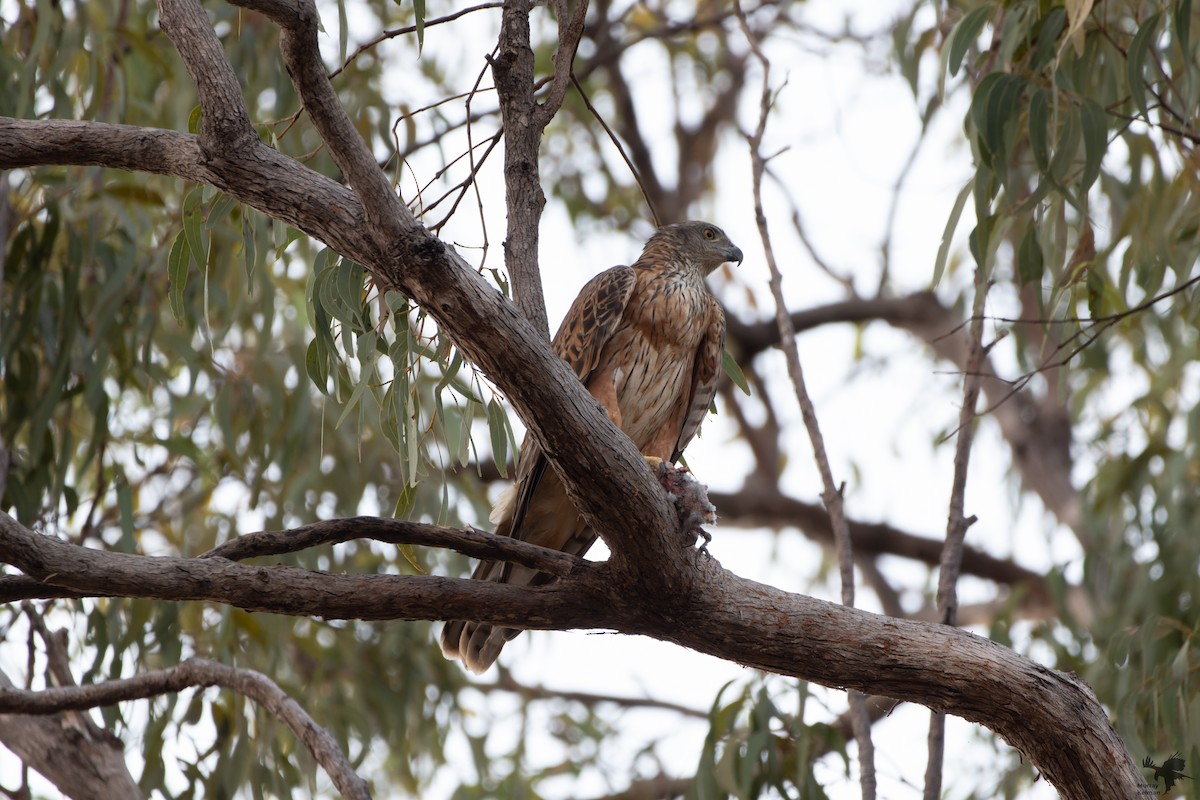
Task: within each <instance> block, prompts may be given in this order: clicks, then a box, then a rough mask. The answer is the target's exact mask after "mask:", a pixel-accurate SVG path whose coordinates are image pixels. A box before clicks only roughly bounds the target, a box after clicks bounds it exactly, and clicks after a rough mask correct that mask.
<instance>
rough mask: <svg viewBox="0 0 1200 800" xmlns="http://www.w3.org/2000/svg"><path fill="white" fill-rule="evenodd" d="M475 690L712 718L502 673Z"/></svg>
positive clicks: (685, 709) (681, 707)
mask: <svg viewBox="0 0 1200 800" xmlns="http://www.w3.org/2000/svg"><path fill="white" fill-rule="evenodd" d="M474 688H476V689H480V690H483V691H488V690H495V691H503V692H512V693H514V694H518V695H520V696H521V697H523V698H525V699H527V700H566V701H568V702H575V703H583V704H584V705H589V706H593V705H598V704H600V703H611V704H613V705H616V706H620V707H622V708H655V709H660V710H663V711H674V712H675V713H676V714H682V715H683V716H685V717H692V718H695V719H707V718H708V713H707V712H705V711H701V710H700V709H696V708H689V707H688V706H684V705H679V704H678V703H671V702H668V701H666V700H655V699H654V698H652V697H620V696H617V695H611V694H596V693H594V692H568V691H563V690H560V689H549V688H547V687H545V686H529V685H527V684H523V683H518V682H517V680H516V679H515V678H513V677H512V675H510V674H508V673H507V672H504V673H501V675H500V677H499V678H497V679H496V682H495V683H477V684H474Z"/></svg>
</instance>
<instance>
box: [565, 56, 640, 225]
mask: <svg viewBox="0 0 1200 800" xmlns="http://www.w3.org/2000/svg"><path fill="white" fill-rule="evenodd" d="M571 83H572V84H574V86H575V91H577V92H579V97H580V99H582V100H583V104H584V105H585V106H587V110H588V111H590V112H591V114H592V116H593V117H595V119H596V121H597V122H599V123H600V127H602V128H604V132H605V133H607V134H608V138H609V141H611V142H612V143H613V145H614V146H615V147H616V148H617V152H618V153H620V154H621V158H622V160H624V162H625V166H627V167H629V174H630V175H632V176H633V180H634V182H635V183H637V187H638V190H639V191H640V192H641V193H642V199H643V200H645V201H646V208H648V209H650V217H651V219H653V220H654V227H655V228H658V227H661V226H662V220H660V219H659V217H658V211H656V210H655V208H654V200H652V199H651V198H650V193H649V192H647V191H646V184H645V183H643V182H642V176H641V175H640V174H639V173H638V168H637V167H635V166H634V165H633V162H632V161H630V160H629V154H628V153H626V152H625V147H624V145H622V144H621V140H620V139H619V138H617V134H615V133H614V132H613V129H612V128H610V127H609V125H608V123H607V122H605V121H604V117H602V116H600V112H599V111H597V110H596V107H595V106H594V105H592V99H591V98H590V97H588V93H587V92H585V91H584V90H583V86H582V85H581V84H580V83H579V79H578V78H576V77H575V73H574V72H572V73H571Z"/></svg>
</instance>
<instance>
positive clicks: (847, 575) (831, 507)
mask: <svg viewBox="0 0 1200 800" xmlns="http://www.w3.org/2000/svg"><path fill="white" fill-rule="evenodd" d="M734 11H735V13H736V14H737V18H738V22H739V23H740V24H741V26H742V32H743V33H744V34H745V36H746V41H747V42H748V43H749V45H750V49H751V50H752V51H753V53H754V56H755V58H756V59H757V60H758V62H759V63H760V64H761V65H762V70H763V78H762V94H761V96H760V102H759V117H758V126H757V127H756V128H755V130H754V133H753V134H751V135H750V136H749V137H747V138H748V140H749V145H750V159H751V170H752V177H753V189H754V216H755V220H756V222H757V223H758V233H759V237H760V238H761V239H762V244H763V252H764V253H765V255H766V260H767V267H768V268H769V269H770V272H771V280H770V285H771V294H772V295H773V296H774V298H775V321H776V324H777V325H778V326H779V339H780V348H781V349H782V350H783V353H784V357H785V358H786V360H787V368H788V375H789V376H790V377H791V379H792V387H793V389H794V390H795V392H796V400H797V401H798V402H799V404H800V413H801V416H802V417H803V418H804V427H805V428H806V429H807V430H808V437H809V439H810V440H811V441H812V446H813V455H814V457H815V459H816V462H817V468H818V470H819V471H820V473H821V483H822V486H823V491H822V492H821V499H822V500H823V501H824V502H825V508H826V510H827V511H828V512H829V520H830V523H831V525H832V527H833V536H834V542H835V545H836V549H837V557H838V567H839V572H840V573H841V582H842V603H843V604H844V605H847V606H853V605H854V550H853V546H852V543H851V541H850V526H849V524H848V523H847V522H846V514H845V511H844V509H843V505H842V493H841V490H840V488H839V487H838V486H837V484H836V483H835V482H834V479H833V470H832V469H831V468H830V466H829V457H828V455H827V454H826V452H825V440H824V438H823V437H822V435H821V428H820V425H819V424H818V422H817V414H816V410H815V409H814V408H813V403H812V398H811V397H809V394H808V389H807V387H806V386H805V383H804V371H803V369H802V368H801V366H800V355H799V352H798V350H797V348H796V332H795V330H794V329H793V328H792V319H791V316H790V315H789V314H788V312H787V304H786V301H785V300H784V297H783V277H782V275H781V274H780V271H779V265H778V264H777V263H776V261H775V251H774V248H773V247H772V246H771V236H770V231H769V230H768V227H767V216H766V213H765V212H764V211H763V204H762V179H763V173H764V171H765V169H766V161H765V160H764V159H763V157H762V143H763V137H764V134H765V133H766V128H767V120H768V118H769V117H770V112H771V107H772V104H773V102H772V101H773V98H774V95H773V93H772V91H771V82H770V77H771V62H770V60H769V59H768V58H767V56H766V54H765V53H764V52H763V51H762V48H761V47H760V46H759V43H758V40H757V39H756V38H755V36H754V35H753V34H752V33H751V31H750V25H749V23H748V22H747V21H746V16H745V14H744V13H743V12H742V8H741V3H740V0H734ZM847 694H848V699H849V703H850V716H851V721H852V723H853V727H854V738H855V741H856V742H857V743H858V765H859V773H860V784H861V787H862V797H863V800H874V797H875V746H874V743H873V742H872V741H871V722H870V716H869V712H868V707H867V696H866V695H865V694H862V693H861V692H856V691H850V692H848V693H847Z"/></svg>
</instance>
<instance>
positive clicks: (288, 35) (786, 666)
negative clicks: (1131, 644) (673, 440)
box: [0, 0, 1144, 800]
mask: <svg viewBox="0 0 1200 800" xmlns="http://www.w3.org/2000/svg"><path fill="white" fill-rule="evenodd" d="M236 4H237V5H241V6H243V7H246V8H249V9H253V10H257V11H260V12H262V13H263V14H265V15H266V16H268V17H269V18H270V19H272V20H273V21H274V22H275V23H276V24H278V25H279V26H280V27H281V28H282V30H283V36H282V39H281V53H282V57H283V62H284V64H285V66H286V67H287V70H288V73H289V75H290V76H291V78H292V80H293V82H294V83H295V86H296V89H297V92H298V93H299V95H300V96H301V98H303V100H304V103H305V108H306V109H307V111H308V112H309V113H310V114H311V117H312V120H313V122H314V124H315V126H316V128H317V130H318V131H319V133H320V134H321V136H322V138H323V140H324V142H325V144H326V146H327V147H328V148H329V151H330V153H331V154H332V156H333V158H334V160H335V161H336V163H337V165H338V168H339V169H340V170H341V171H342V174H343V175H345V176H346V178H347V179H348V181H349V183H350V185H351V187H352V190H351V189H347V188H345V187H342V186H339V185H337V184H336V183H334V182H333V181H331V180H329V179H327V178H324V177H322V176H320V175H318V174H316V173H314V172H312V171H311V170H309V169H307V168H306V167H304V166H302V165H300V164H298V163H296V162H295V161H293V160H291V159H289V158H287V157H285V156H282V155H280V154H279V153H277V152H275V151H273V150H271V149H270V148H268V147H267V146H266V145H264V144H262V143H261V142H260V141H259V139H258V137H257V136H256V135H254V133H253V130H252V128H251V127H250V124H249V120H248V116H247V114H246V112H245V106H244V102H243V101H242V98H241V94H240V89H239V88H238V83H237V79H236V76H235V75H234V73H233V71H232V70H231V69H230V67H229V64H228V63H227V62H226V61H225V59H224V56H223V55H222V53H221V48H220V46H219V43H218V42H217V39H216V36H215V34H214V32H213V30H212V28H211V25H210V23H209V21H208V19H207V18H206V16H205V14H204V11H203V9H202V8H201V7H200V5H199V3H198V2H197V1H196V0H160V16H161V19H162V25H163V29H164V30H165V31H166V32H167V34H168V35H169V36H170V37H171V39H172V41H173V42H174V44H175V46H176V47H177V49H178V50H179V52H180V55H181V56H182V57H183V59H184V61H185V62H186V63H187V65H188V69H189V73H190V74H191V75H192V76H193V79H194V80H195V82H196V86H197V90H198V93H199V99H200V104H201V106H202V109H203V117H202V120H201V129H200V133H199V135H198V136H190V135H185V134H181V133H175V132H170V131H154V130H147V129H143V128H136V127H130V126H116V125H99V124H91V123H86V122H70V121H57V120H44V121H29V120H15V119H7V118H4V119H0V168H24V167H35V166H38V165H44V164H91V165H100V166H107V167H114V168H120V169H129V170H137V171H145V172H155V173H161V174H168V175H174V176H177V177H180V178H184V179H186V180H190V181H196V182H201V183H205V184H208V185H210V186H213V187H215V188H217V189H219V190H221V191H223V192H226V193H227V194H229V195H231V196H233V197H235V198H236V199H238V200H239V201H241V202H243V203H245V204H247V205H250V206H253V207H254V208H257V209H259V210H261V211H263V212H264V213H267V214H270V215H272V216H274V217H276V218H278V219H280V220H282V221H285V222H287V223H288V224H291V225H294V226H296V227H297V228H299V229H300V230H303V231H305V232H307V233H309V234H311V235H312V236H314V237H316V238H318V239H320V240H321V241H324V242H325V243H326V244H328V245H329V246H331V247H332V248H333V249H335V250H337V251H338V252H339V253H341V254H342V255H344V256H346V257H348V258H351V259H353V260H355V261H357V262H358V263H361V264H363V265H364V266H365V267H366V268H367V269H368V270H369V271H370V272H371V274H372V275H373V276H374V277H375V279H376V280H377V281H378V282H380V283H381V284H382V285H385V286H396V287H399V288H400V289H401V290H402V291H404V292H405V293H406V294H407V295H409V296H410V297H411V298H413V299H414V300H415V301H416V302H418V303H420V304H421V305H422V306H423V307H424V308H425V309H426V310H427V312H428V313H429V314H430V315H431V316H433V317H434V319H435V320H436V321H437V323H438V325H439V326H440V328H441V329H442V330H443V331H444V332H445V333H446V334H448V335H449V336H450V337H451V338H452V339H453V340H454V341H455V343H456V344H457V345H458V346H459V347H460V348H461V349H462V351H463V352H464V353H465V354H466V355H467V356H468V357H469V358H470V359H471V360H472V361H473V362H474V363H475V364H477V365H478V366H479V367H480V368H481V369H482V370H483V371H484V372H485V373H486V374H487V375H488V377H489V378H490V379H492V380H493V381H494V382H495V383H496V384H497V385H498V386H499V387H500V388H501V389H502V390H504V392H505V393H506V394H507V396H508V398H509V400H510V401H511V403H512V404H513V406H514V407H515V409H516V410H517V412H518V413H519V414H520V415H521V417H522V418H523V419H524V420H525V421H526V422H527V424H528V426H529V429H530V431H531V433H532V435H534V436H535V437H536V438H537V440H538V441H539V443H540V444H541V445H542V447H543V449H544V451H545V453H546V454H547V456H548V457H549V458H550V460H551V463H552V464H553V466H554V468H555V469H556V470H557V471H558V472H559V474H560V475H561V477H562V479H563V482H564V485H565V486H566V487H567V488H568V491H569V492H570V494H571V496H572V498H573V499H574V501H575V502H576V503H577V504H578V506H579V508H580V510H581V512H582V513H583V514H584V515H585V516H586V517H587V518H588V520H589V522H591V524H593V525H594V526H595V527H596V529H597V530H598V531H599V533H600V535H601V536H602V537H603V538H604V539H605V541H606V542H607V543H608V544H609V546H610V549H611V550H612V557H611V558H610V560H609V561H608V562H606V563H605V564H603V565H594V564H587V563H580V564H579V565H578V566H576V567H575V568H574V569H573V570H571V571H570V573H569V574H568V576H567V577H566V578H564V579H563V580H562V581H560V582H559V583H558V584H556V585H554V586H552V587H546V588H540V589H534V588H524V587H513V586H507V585H490V584H483V583H478V582H470V581H465V580H457V579H448V578H439V577H428V576H339V575H323V574H319V573H315V572H308V571H305V570H300V569H296V568H289V567H245V566H241V565H238V564H235V563H233V562H231V561H228V560H226V559H222V558H208V559H183V558H149V557H139V556H131V555H124V554H118V553H108V552H101V551H94V550H87V549H84V548H80V547H77V546H74V545H69V544H65V543H62V542H59V541H56V540H54V539H52V538H50V537H47V536H41V535H38V534H34V533H33V532H31V531H29V530H27V529H25V528H24V527H23V526H21V525H19V524H18V523H17V522H16V521H14V520H12V519H11V518H9V517H7V516H6V515H0V560H2V561H3V562H5V563H8V564H11V565H13V566H15V567H17V568H18V569H20V570H21V571H22V572H24V573H25V574H26V575H27V576H29V577H30V578H32V579H34V580H36V581H39V582H41V583H43V584H45V585H46V586H48V587H61V588H65V589H69V590H74V591H77V592H82V593H84V594H103V595H120V596H136V597H153V598H159V599H164V600H207V601H213V602H220V603H228V604H231V605H236V606H239V607H242V608H246V609H249V610H269V611H274V612H277V613H288V614H305V615H319V616H324V617H329V618H336V617H343V618H347V617H353V618H361V619H445V618H471V619H478V620H481V621H485V622H489V623H492V624H508V625H512V624H516V625H520V626H523V627H532V628H555V629H561V628H572V627H594V628H607V629H611V630H616V631H621V632H624V633H631V634H643V635H648V636H653V637H656V638H660V639H664V640H668V641H673V642H676V643H678V644H680V645H682V646H684V647H689V648H692V649H695V650H698V651H701V652H705V653H709V654H712V655H714V656H717V657H719V658H724V659H728V660H731V661H736V662H738V663H742V664H747V665H751V666H754V667H758V668H761V669H766V670H770V671H772V672H777V673H779V674H784V675H792V676H796V677H800V678H804V679H807V680H812V681H817V682H819V683H822V684H825V685H829V686H836V687H846V688H852V689H858V690H860V691H863V692H867V693H871V694H879V695H886V696H889V697H894V698H897V699H902V700H908V701H911V702H916V703H921V704H923V705H927V706H929V707H931V708H934V709H937V710H940V711H945V712H947V713H951V714H956V715H959V716H962V717H964V718H966V719H969V720H972V721H974V722H978V723H980V724H983V725H985V726H987V727H989V728H991V729H992V730H994V731H996V732H997V733H998V734H999V735H1001V736H1002V737H1004V738H1005V739H1006V740H1008V741H1009V742H1010V743H1012V744H1013V745H1014V746H1015V747H1017V748H1018V749H1019V750H1020V751H1021V752H1022V753H1023V754H1024V755H1025V756H1026V757H1027V758H1028V759H1029V760H1030V761H1031V762H1032V763H1033V764H1035V765H1036V766H1037V767H1038V768H1039V769H1040V770H1041V771H1042V773H1043V775H1044V776H1045V778H1046V779H1047V780H1048V781H1049V782H1051V783H1052V784H1053V785H1054V786H1055V787H1056V788H1057V789H1058V791H1059V792H1060V793H1061V795H1062V796H1063V797H1065V798H1068V799H1069V800H1075V799H1076V798H1078V800H1083V799H1084V798H1094V797H1101V796H1104V797H1128V798H1133V797H1136V796H1138V792H1139V789H1140V788H1141V787H1142V786H1144V783H1143V781H1142V778H1141V776H1140V774H1139V772H1138V770H1137V768H1136V765H1135V764H1134V762H1133V761H1132V759H1131V758H1130V757H1129V755H1128V753H1127V752H1126V751H1125V749H1124V747H1123V745H1122V743H1121V742H1120V740H1119V738H1118V737H1117V736H1116V734H1115V732H1114V731H1113V730H1112V728H1111V727H1110V726H1109V723H1108V719H1107V717H1106V715H1105V713H1104V711H1103V709H1102V708H1101V706H1100V705H1099V703H1098V702H1097V701H1096V698H1095V697H1094V695H1093V694H1092V693H1091V692H1090V690H1089V689H1088V687H1087V686H1086V685H1084V684H1083V683H1082V682H1081V681H1079V680H1078V679H1076V678H1074V677H1072V676H1069V675H1065V674H1062V673H1058V672H1055V671H1053V670H1049V669H1046V668H1044V667H1041V666H1039V665H1037V664H1035V663H1033V662H1031V661H1029V660H1028V659H1025V658H1022V657H1021V656H1018V655H1017V654H1015V653H1014V652H1012V651H1011V650H1008V649H1006V648H1004V647H1001V646H1000V645H997V644H995V643H993V642H990V641H988V640H985V639H982V638H980V637H977V636H973V635H971V634H969V633H965V632H962V631H960V630H956V629H953V628H950V627H947V626H942V625H931V624H927V623H918V622H911V621H903V620H897V619H891V618H886V617H883V616H879V615H875V614H870V613H867V612H863V611H859V610H855V609H852V608H845V607H842V606H838V605H834V604H830V603H826V602H822V601H819V600H815V599H812V598H809V597H804V596H801V595H794V594H789V593H787V592H783V591H780V590H778V589H774V588H771V587H768V586H764V585H761V584H758V583H755V582H753V581H748V580H745V579H743V578H739V577H738V576H736V575H733V574H731V573H729V572H727V571H725V570H723V569H722V568H721V567H720V565H719V564H717V563H716V562H715V561H712V560H709V559H706V558H705V557H703V556H701V555H699V554H698V553H697V552H696V551H694V550H692V549H691V548H689V547H687V546H685V545H686V543H687V542H688V540H689V538H691V537H690V536H689V535H688V534H687V533H686V532H684V531H681V530H680V529H679V522H678V517H677V514H676V512H675V509H674V508H673V507H672V506H671V504H670V502H669V501H668V499H667V496H666V494H665V493H664V491H663V489H662V488H661V487H660V486H659V485H658V483H657V482H656V480H655V478H654V475H653V474H652V473H651V471H650V470H648V469H646V467H645V464H644V462H643V460H642V458H641V455H640V454H639V453H638V452H637V451H636V449H635V448H634V447H633V445H632V444H631V443H630V442H629V440H628V439H627V438H625V437H624V436H623V435H621V434H620V433H619V431H618V430H617V429H616V428H615V427H614V426H613V425H612V423H611V422H609V420H608V419H607V417H606V416H605V414H604V413H603V412H602V411H601V410H600V409H599V408H598V406H597V403H596V401H595V400H594V399H593V398H592V397H591V396H590V395H588V394H587V392H586V391H584V389H583V387H582V386H581V385H580V384H579V382H578V380H576V379H575V377H574V375H573V374H572V373H571V372H570V370H569V369H568V368H567V367H566V365H565V364H564V363H563V362H561V361H560V360H559V359H558V358H557V357H555V355H554V353H553V351H552V350H551V349H550V346H549V343H548V342H547V341H546V339H545V336H544V334H543V332H542V331H539V330H538V329H536V328H535V327H534V326H533V325H531V324H530V323H529V322H528V321H527V319H526V318H525V316H524V315H522V314H521V313H520V312H519V311H518V310H517V309H516V308H515V307H514V306H513V305H512V304H511V303H509V302H508V301H506V300H505V299H504V298H503V297H502V296H501V295H500V294H499V293H498V292H496V291H495V289H494V288H492V287H491V286H489V285H488V284H487V283H486V282H485V281H484V280H483V279H482V278H481V277H480V276H478V275H477V274H476V273H475V272H474V270H472V269H471V268H470V266H469V265H468V264H466V263H465V262H464V261H463V259H462V258H461V257H459V256H458V255H457V254H456V253H455V252H454V251H453V250H452V249H451V248H449V247H447V246H446V245H445V244H443V243H442V242H441V241H439V240H438V239H436V238H435V237H433V236H431V235H430V234H429V233H428V232H427V231H426V230H425V229H424V228H423V227H422V226H421V224H420V223H419V222H418V221H417V220H416V219H414V218H413V216H412V214H411V213H409V211H408V210H407V208H405V206H404V205H403V203H401V202H400V201H399V200H398V198H397V197H396V195H395V194H394V193H393V191H392V189H391V187H390V186H389V185H388V182H387V179H386V178H385V177H384V176H383V174H382V173H381V172H380V170H379V168H378V166H377V165H376V162H375V160H374V158H373V156H372V154H371V153H370V151H369V150H368V148H367V147H366V145H365V143H364V142H363V141H362V140H361V139H360V138H359V136H358V134H357V133H356V132H355V130H354V128H353V126H352V125H351V123H350V120H349V119H348V117H347V115H346V113H345V111H344V109H342V107H341V106H340V105H339V104H338V102H337V98H336V96H335V94H334V92H333V90H332V88H331V86H330V85H329V82H328V79H327V77H326V73H325V70H324V68H323V67H322V65H321V61H320V58H319V56H318V53H317V39H316V34H317V15H316V11H315V7H314V5H313V3H312V2H311V0H240V1H239V2H237V3H236ZM431 646H432V645H431Z"/></svg>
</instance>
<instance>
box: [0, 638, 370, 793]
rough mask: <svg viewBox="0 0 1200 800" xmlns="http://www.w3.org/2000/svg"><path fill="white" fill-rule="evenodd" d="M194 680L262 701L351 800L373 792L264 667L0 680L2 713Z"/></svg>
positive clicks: (86, 702) (148, 692)
mask: <svg viewBox="0 0 1200 800" xmlns="http://www.w3.org/2000/svg"><path fill="white" fill-rule="evenodd" d="M193 686H194V687H198V688H202V687H208V686H220V687H222V688H225V689H230V690H232V691H235V692H237V693H238V694H240V695H243V696H244V697H247V698H249V699H251V700H253V701H254V702H256V703H258V704H259V705H261V706H263V707H264V708H265V709H267V711H269V712H271V713H272V714H274V715H275V716H276V717H277V718H278V719H279V720H280V721H282V722H283V723H284V724H285V725H287V726H288V727H289V728H291V730H292V733H294V734H296V738H298V739H299V740H300V741H301V742H303V743H304V745H305V747H307V748H308V751H309V752H310V753H311V754H312V757H313V759H314V760H315V761H316V762H317V763H318V764H320V765H321V767H322V768H323V769H324V770H325V771H326V772H327V773H328V774H329V777H330V779H332V781H333V784H334V786H336V787H337V788H338V791H339V792H341V793H342V796H343V797H347V798H352V799H353V800H366V798H370V796H371V793H370V791H369V789H368V787H367V782H366V781H364V780H363V779H362V778H360V777H359V776H358V775H357V774H355V772H354V768H353V767H351V766H350V761H349V759H347V758H346V755H345V754H344V753H343V752H342V750H341V748H340V747H338V744H337V742H336V741H335V740H334V738H333V736H332V735H331V734H330V733H329V731H327V730H325V729H324V728H322V727H321V726H320V725H318V724H317V723H316V721H315V720H314V719H313V718H312V717H311V716H309V714H308V712H307V711H305V710H304V708H303V707H301V705H300V704H299V703H297V702H296V701H295V700H293V699H292V698H291V697H289V696H288V695H287V694H286V693H285V692H284V691H283V690H282V689H280V688H279V686H278V685H277V684H276V683H275V682H274V681H272V680H271V679H270V678H268V677H267V676H266V675H263V674H262V673H261V672H255V671H254V670H249V669H235V668H233V667H229V666H226V665H225V664H219V663H217V662H215V661H210V660H208V659H206V658H192V659H188V660H187V661H184V662H183V663H182V664H179V665H178V666H175V667H170V668H168V669H159V670H153V671H151V672H144V673H142V674H140V675H136V676H134V677H132V678H122V679H118V680H110V681H102V682H101V683H94V684H91V685H89V686H63V687H59V688H53V689H43V690H40V691H30V690H26V689H17V688H15V687H12V686H6V685H4V684H2V683H0V713H6V714H57V713H60V712H63V711H83V710H85V709H89V708H97V707H99V706H110V705H115V704H117V703H121V702H126V701H129V700H144V699H147V698H151V697H158V696H159V695H162V694H167V693H171V692H180V691H183V690H184V689H188V688H191V687H193Z"/></svg>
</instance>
